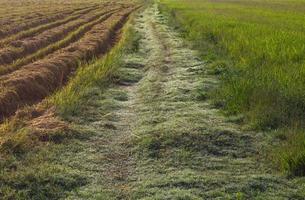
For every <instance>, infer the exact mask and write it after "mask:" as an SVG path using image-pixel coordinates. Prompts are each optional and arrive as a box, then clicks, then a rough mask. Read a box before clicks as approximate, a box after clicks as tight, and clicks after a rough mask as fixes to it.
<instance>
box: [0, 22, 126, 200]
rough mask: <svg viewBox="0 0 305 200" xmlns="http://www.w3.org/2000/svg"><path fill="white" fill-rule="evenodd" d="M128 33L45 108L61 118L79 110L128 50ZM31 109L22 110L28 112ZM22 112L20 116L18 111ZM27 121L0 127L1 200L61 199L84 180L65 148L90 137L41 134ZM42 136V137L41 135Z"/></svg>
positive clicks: (73, 132) (56, 132) (75, 147)
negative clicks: (65, 157)
mask: <svg viewBox="0 0 305 200" xmlns="http://www.w3.org/2000/svg"><path fill="white" fill-rule="evenodd" d="M131 35H132V31H131V29H129V28H128V27H127V28H124V30H123V33H122V38H121V40H120V42H119V43H118V44H116V46H115V47H114V48H113V49H112V50H111V51H110V52H109V53H107V54H106V55H105V56H104V57H102V58H101V59H95V60H93V61H92V62H90V63H88V64H83V65H82V66H81V67H80V68H79V69H78V70H77V72H76V74H75V76H74V77H73V78H72V79H71V80H70V81H69V83H68V85H67V86H66V87H64V88H63V89H62V90H60V91H58V92H57V93H55V94H54V95H53V96H51V97H49V98H48V99H47V100H46V101H45V102H43V105H42V107H44V108H51V107H54V106H55V108H56V112H57V114H58V115H59V116H61V117H62V118H68V117H69V116H70V117H71V116H73V115H74V114H75V113H79V112H81V105H83V104H84V103H86V102H87V101H88V99H90V98H91V97H90V95H92V93H90V92H91V91H93V89H95V91H96V89H97V88H98V90H99V91H101V92H102V89H103V88H104V87H106V86H107V85H108V84H109V83H110V80H111V77H112V74H113V73H115V71H116V69H117V68H118V67H119V64H120V61H119V60H120V57H121V54H122V52H123V51H125V50H126V49H127V48H130V45H132V44H131V43H130V40H131ZM33 111H35V108H33V107H28V108H25V109H24V111H23V113H32V112H33ZM21 116H22V115H21ZM30 120H31V119H29V117H28V116H27V114H26V115H25V117H20V118H18V117H16V118H14V119H11V120H10V121H7V122H5V123H3V124H2V125H1V126H0V158H1V159H0V197H1V199H37V200H38V199H39V200H40V199H60V198H63V197H65V196H66V195H67V193H68V192H69V191H72V190H75V189H76V188H78V187H80V186H83V185H85V184H86V183H87V181H88V180H87V178H86V177H85V175H83V174H81V172H80V171H79V170H78V169H75V168H73V167H71V166H67V165H64V164H62V163H63V162H62V161H60V159H59V158H60V156H59V155H62V154H63V153H64V152H67V151H68V150H69V151H73V152H77V151H79V150H80V149H79V148H82V147H81V145H78V144H77V142H78V141H79V140H84V139H86V138H87V137H90V134H89V135H87V134H84V133H82V132H81V131H78V130H75V129H74V128H73V126H69V128H68V129H66V128H64V129H58V130H57V129H56V128H55V129H54V130H51V131H49V132H43V133H39V132H37V130H35V129H33V127H31V126H28V124H29V122H30ZM41 136H43V137H41Z"/></svg>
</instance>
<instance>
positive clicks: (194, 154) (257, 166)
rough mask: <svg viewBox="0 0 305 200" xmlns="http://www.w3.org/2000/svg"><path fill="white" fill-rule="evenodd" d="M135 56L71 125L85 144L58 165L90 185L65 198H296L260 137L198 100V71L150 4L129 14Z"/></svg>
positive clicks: (202, 80) (201, 77)
mask: <svg viewBox="0 0 305 200" xmlns="http://www.w3.org/2000/svg"><path fill="white" fill-rule="evenodd" d="M134 26H135V29H136V32H137V34H138V37H139V41H138V42H139V43H138V52H136V53H133V54H129V55H124V66H123V67H122V68H121V69H120V70H119V73H118V77H117V78H118V81H117V83H116V84H113V85H112V86H111V87H110V88H109V89H107V90H106V92H103V94H100V92H99V91H97V92H96V96H95V97H94V98H93V99H92V100H91V101H90V102H88V106H87V107H88V108H87V109H86V110H87V111H86V112H85V113H83V116H82V117H81V118H79V119H77V121H78V123H79V124H80V125H81V126H82V127H83V129H85V130H87V131H90V132H91V133H92V134H93V135H94V136H93V137H91V138H90V139H89V140H87V141H86V142H80V144H79V145H80V146H81V147H82V148H80V149H81V150H79V151H77V152H75V151H72V150H71V151H70V152H66V153H65V154H64V155H62V159H61V160H65V162H66V164H67V165H69V166H71V167H72V168H77V169H78V170H80V173H82V174H83V175H84V176H87V177H89V183H88V184H87V185H85V186H83V187H81V188H80V189H79V190H77V191H74V192H71V193H70V196H69V197H68V199H277V200H278V199H303V197H301V196H299V195H300V194H301V192H300V189H301V188H298V186H297V183H296V182H293V180H287V179H286V178H284V177H281V176H280V175H276V174H272V173H271V170H270V168H269V167H268V165H267V164H264V163H265V162H264V161H263V160H262V159H261V158H260V157H262V156H260V155H259V154H258V152H259V151H258V150H259V148H262V146H263V144H264V143H263V141H264V139H265V138H264V137H265V136H264V135H263V134H261V133H255V132H245V131H242V130H240V129H239V127H238V125H236V124H234V123H231V122H229V120H228V119H226V118H225V117H223V116H222V115H221V114H220V113H219V111H218V110H217V109H215V108H214V107H213V106H212V104H211V102H210V101H209V99H206V94H205V93H204V92H202V91H208V90H209V89H211V88H213V87H214V86H215V85H216V84H217V80H216V79H215V77H213V76H209V75H207V74H206V65H205V63H204V62H202V61H201V60H200V59H198V57H197V55H196V52H195V51H193V50H190V49H189V48H187V47H186V45H185V43H183V41H182V40H181V39H180V38H179V35H178V34H177V33H176V32H174V31H173V30H172V29H170V28H169V27H168V26H167V25H166V19H165V18H164V17H163V16H162V15H161V14H160V13H159V11H158V9H157V6H156V5H154V6H151V7H149V8H147V9H146V10H145V11H144V12H141V13H140V14H138V16H136V19H135V25H134Z"/></svg>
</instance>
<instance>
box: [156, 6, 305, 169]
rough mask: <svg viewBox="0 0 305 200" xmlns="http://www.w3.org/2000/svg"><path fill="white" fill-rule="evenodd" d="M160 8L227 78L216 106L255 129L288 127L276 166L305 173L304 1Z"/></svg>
mask: <svg viewBox="0 0 305 200" xmlns="http://www.w3.org/2000/svg"><path fill="white" fill-rule="evenodd" d="M160 8H161V10H163V12H164V13H168V14H169V15H170V18H171V20H172V22H171V23H172V24H174V25H175V26H176V27H177V28H178V29H180V30H181V32H182V34H183V36H184V37H185V38H187V39H188V40H189V41H191V42H192V43H193V44H194V45H193V46H194V48H196V49H199V50H200V52H201V54H202V58H203V59H204V60H206V61H208V63H209V66H210V71H209V73H210V74H215V75H218V76H219V78H220V79H221V81H220V86H219V88H218V89H216V90H215V91H214V92H212V94H211V96H212V97H213V98H214V102H215V106H217V107H221V108H223V109H224V110H225V111H226V113H227V114H229V115H237V116H240V114H242V117H239V118H241V121H244V122H246V123H247V124H249V125H250V128H255V129H262V130H273V129H275V130H277V129H282V130H281V131H279V132H280V133H276V134H277V136H276V137H278V138H282V140H281V141H280V144H283V143H284V146H281V145H280V147H279V148H276V149H277V150H276V152H275V156H274V157H276V160H280V161H279V163H280V164H277V166H278V165H280V166H281V168H282V169H284V170H287V171H289V172H291V173H296V174H304V164H303V163H304V156H303V155H304V152H305V148H304V141H303V140H299V139H296V138H303V134H304V131H303V128H304V122H305V121H304V119H305V118H304V117H305V93H304V91H305V78H304V77H305V76H304V75H305V56H304V50H305V35H304V32H305V16H304V10H305V1H303V0H268V1H261V0H246V1H238V0H215V1H214V0H191V1H186V0H162V1H161V5H160ZM278 135H281V137H279V136H278ZM283 138H284V139H283ZM287 138H288V139H287ZM286 139H287V140H286ZM272 151H274V150H272Z"/></svg>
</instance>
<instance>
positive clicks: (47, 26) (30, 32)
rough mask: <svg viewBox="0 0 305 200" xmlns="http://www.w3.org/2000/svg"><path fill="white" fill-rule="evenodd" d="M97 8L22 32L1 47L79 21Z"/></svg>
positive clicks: (5, 40)
mask: <svg viewBox="0 0 305 200" xmlns="http://www.w3.org/2000/svg"><path fill="white" fill-rule="evenodd" d="M97 8H98V7H97V6H94V7H89V8H85V9H81V10H79V11H76V12H75V13H73V15H72V16H68V17H67V18H64V19H60V20H58V21H54V22H51V23H47V24H43V25H41V26H38V27H35V28H32V29H29V30H26V31H21V32H19V33H17V34H15V35H12V36H10V37H8V38H5V39H4V40H0V47H4V46H6V45H14V42H15V41H16V40H20V39H24V38H27V37H31V36H34V35H35V34H38V33H41V32H43V31H46V30H49V29H52V28H55V27H57V26H60V25H63V24H66V23H68V22H70V21H73V20H76V19H78V18H79V17H81V16H82V15H85V14H87V13H89V12H91V11H93V10H96V9H97Z"/></svg>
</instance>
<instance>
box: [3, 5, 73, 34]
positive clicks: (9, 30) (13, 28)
mask: <svg viewBox="0 0 305 200" xmlns="http://www.w3.org/2000/svg"><path fill="white" fill-rule="evenodd" d="M76 10H78V9H76ZM73 12H75V10H68V11H60V12H56V13H55V14H53V15H51V16H42V17H40V18H39V19H36V20H33V21H30V22H28V21H26V22H24V23H18V25H9V26H8V27H2V28H1V30H0V39H3V38H5V37H7V36H8V35H12V34H15V33H18V32H20V31H23V30H26V29H30V28H33V27H36V26H39V25H41V24H46V23H50V22H52V21H54V20H59V19H62V18H64V17H66V16H67V15H70V14H72V13H73Z"/></svg>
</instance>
